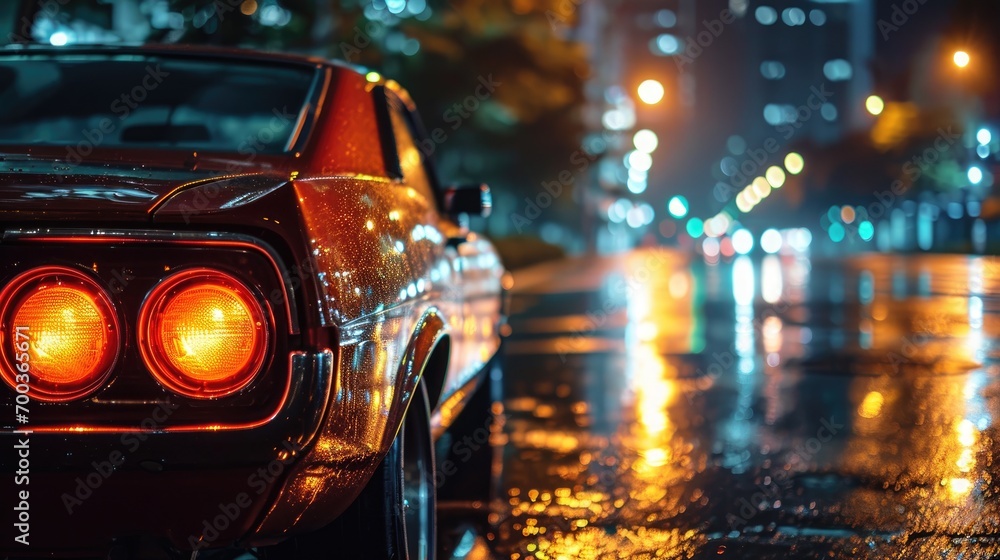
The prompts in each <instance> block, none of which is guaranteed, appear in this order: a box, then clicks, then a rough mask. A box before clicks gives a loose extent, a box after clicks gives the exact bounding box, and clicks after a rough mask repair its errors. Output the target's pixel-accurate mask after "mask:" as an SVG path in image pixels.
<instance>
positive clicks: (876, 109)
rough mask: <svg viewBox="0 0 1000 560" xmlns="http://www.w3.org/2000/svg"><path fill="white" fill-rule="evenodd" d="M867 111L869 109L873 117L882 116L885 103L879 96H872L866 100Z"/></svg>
mask: <svg viewBox="0 0 1000 560" xmlns="http://www.w3.org/2000/svg"><path fill="white" fill-rule="evenodd" d="M865 109H868V112H869V113H871V114H873V115H876V116H877V115H881V114H882V111H883V110H884V109H885V102H884V101H882V98H881V97H879V96H877V95H870V96H868V99H866V100H865Z"/></svg>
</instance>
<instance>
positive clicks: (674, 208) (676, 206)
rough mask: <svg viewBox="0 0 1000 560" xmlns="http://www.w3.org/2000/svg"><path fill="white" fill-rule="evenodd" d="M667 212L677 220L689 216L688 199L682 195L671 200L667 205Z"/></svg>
mask: <svg viewBox="0 0 1000 560" xmlns="http://www.w3.org/2000/svg"><path fill="white" fill-rule="evenodd" d="M667 211H668V212H670V215H671V216H673V217H675V218H677V219H681V218H683V217H684V216H687V213H688V201H687V199H686V198H684V197H683V196H680V195H677V196H675V197H673V198H671V199H670V202H668V203H667Z"/></svg>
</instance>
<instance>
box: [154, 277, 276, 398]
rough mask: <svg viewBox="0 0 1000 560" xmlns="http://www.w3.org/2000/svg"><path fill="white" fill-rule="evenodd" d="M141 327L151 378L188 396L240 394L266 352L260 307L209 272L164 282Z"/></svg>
mask: <svg viewBox="0 0 1000 560" xmlns="http://www.w3.org/2000/svg"><path fill="white" fill-rule="evenodd" d="M140 324H141V326H142V328H143V329H144V332H145V336H143V337H142V338H141V344H140V347H141V350H142V353H143V357H144V359H145V360H146V364H147V365H148V366H149V368H150V370H151V371H152V373H153V375H154V376H156V378H157V379H159V380H160V382H161V383H163V384H164V385H165V386H167V387H168V388H170V389H172V390H174V391H176V392H178V393H180V394H183V395H187V396H193V397H202V398H207V397H217V396H223V395H226V394H230V393H232V392H234V391H237V390H239V389H240V388H242V387H243V386H245V385H246V384H247V383H249V382H250V380H252V379H253V377H254V376H255V375H256V374H257V371H258V370H259V369H260V366H261V365H262V363H263V360H264V355H265V351H266V348H267V321H266V320H265V316H264V311H263V309H262V308H261V305H260V304H259V303H258V302H257V301H256V299H255V298H254V297H253V295H252V294H251V292H250V291H249V290H248V289H247V288H246V287H245V286H243V285H242V284H241V283H239V282H238V281H236V280H235V279H233V278H231V277H229V276H228V275H223V274H221V273H216V272H211V271H194V272H187V273H181V274H180V275H177V276H175V277H172V278H171V279H169V280H167V281H166V282H165V283H164V284H163V285H161V286H160V287H158V288H157V289H156V290H154V293H153V294H152V295H151V296H150V298H149V301H148V302H147V304H146V305H145V306H144V307H143V312H142V318H141V319H140Z"/></svg>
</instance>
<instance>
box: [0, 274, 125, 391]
mask: <svg viewBox="0 0 1000 560" xmlns="http://www.w3.org/2000/svg"><path fill="white" fill-rule="evenodd" d="M3 299H4V301H3V303H4V304H5V305H6V306H7V307H6V309H5V313H4V324H5V329H6V330H7V335H8V337H9V339H8V340H7V341H5V343H4V344H5V348H4V354H5V362H7V364H5V365H6V366H7V367H15V365H14V364H18V363H22V362H24V363H27V365H26V366H24V367H25V368H27V369H28V372H29V379H30V383H29V386H30V394H31V396H32V397H33V398H36V399H38V400H44V401H66V400H72V399H75V398H78V397H81V396H83V395H84V394H87V393H89V392H90V391H91V390H92V389H94V388H96V386H97V385H98V384H99V382H100V381H101V380H102V379H103V378H104V376H105V375H106V374H107V373H108V372H109V371H110V369H111V366H112V365H113V364H114V362H115V360H116V359H117V357H118V350H119V339H118V329H117V326H116V324H117V322H116V319H115V314H114V310H113V308H112V307H111V303H110V301H109V300H108V298H107V296H106V295H105V294H104V293H103V291H102V290H101V289H100V288H99V287H98V286H97V284H96V283H94V282H93V281H91V280H89V279H88V278H86V277H84V276H83V275H82V274H81V273H78V272H76V271H72V270H69V269H65V270H63V269H55V268H43V269H39V270H36V271H30V272H28V273H26V274H25V275H22V276H21V277H20V278H16V279H15V280H14V281H13V282H11V285H10V289H8V290H7V291H5V294H4V295H3ZM18 329H20V330H21V332H22V333H23V334H22V336H21V337H20V338H19V337H18V335H17V334H16V333H17V332H18ZM23 343H27V347H28V351H27V354H28V360H12V359H11V358H12V355H13V356H16V355H18V354H21V352H18V348H17V346H18V345H19V344H23ZM5 369H6V368H5ZM5 377H6V378H7V379H6V380H7V382H8V383H9V384H12V385H16V383H11V382H12V381H14V380H15V379H16V378H15V375H14V372H13V371H10V372H6V371H5Z"/></svg>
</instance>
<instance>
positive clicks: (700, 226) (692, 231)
mask: <svg viewBox="0 0 1000 560" xmlns="http://www.w3.org/2000/svg"><path fill="white" fill-rule="evenodd" d="M684 229H685V230H686V231H687V234H688V235H690V236H691V237H695V238H697V237H701V236H702V234H704V233H705V222H703V221H702V219H701V218H697V217H695V218H691V219H690V220H688V222H687V225H686V226H685V227H684Z"/></svg>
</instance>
